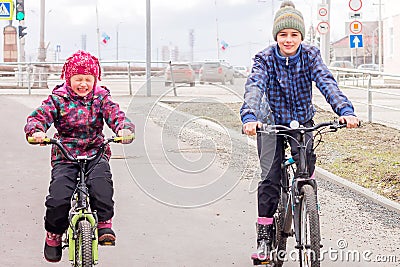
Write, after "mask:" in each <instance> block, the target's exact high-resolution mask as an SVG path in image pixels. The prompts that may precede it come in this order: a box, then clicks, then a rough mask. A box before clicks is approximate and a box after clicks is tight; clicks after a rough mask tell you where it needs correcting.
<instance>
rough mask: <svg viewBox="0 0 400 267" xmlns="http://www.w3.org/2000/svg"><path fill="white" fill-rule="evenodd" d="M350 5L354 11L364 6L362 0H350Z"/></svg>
mask: <svg viewBox="0 0 400 267" xmlns="http://www.w3.org/2000/svg"><path fill="white" fill-rule="evenodd" d="M349 7H350V9H351V10H353V11H358V10H360V9H361V7H362V1H361V0H350V1H349Z"/></svg>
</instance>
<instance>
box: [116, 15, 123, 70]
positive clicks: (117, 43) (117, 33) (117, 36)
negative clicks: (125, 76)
mask: <svg viewBox="0 0 400 267" xmlns="http://www.w3.org/2000/svg"><path fill="white" fill-rule="evenodd" d="M121 23H123V21H120V22H118V24H117V32H116V38H115V39H116V45H117V47H116V48H117V65H118V60H119V25H120V24H121Z"/></svg>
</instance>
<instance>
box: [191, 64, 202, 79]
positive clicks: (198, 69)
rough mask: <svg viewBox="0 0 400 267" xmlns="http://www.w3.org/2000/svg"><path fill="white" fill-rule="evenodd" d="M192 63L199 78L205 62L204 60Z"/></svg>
mask: <svg viewBox="0 0 400 267" xmlns="http://www.w3.org/2000/svg"><path fill="white" fill-rule="evenodd" d="M190 65H192V69H193V70H194V73H195V74H196V78H198V77H199V75H200V69H201V67H202V66H203V63H202V62H192V63H190Z"/></svg>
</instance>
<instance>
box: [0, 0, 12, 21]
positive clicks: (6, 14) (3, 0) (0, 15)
mask: <svg viewBox="0 0 400 267" xmlns="http://www.w3.org/2000/svg"><path fill="white" fill-rule="evenodd" d="M13 11H14V6H13V0H0V20H12V19H13Z"/></svg>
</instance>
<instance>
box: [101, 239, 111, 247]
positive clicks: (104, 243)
mask: <svg viewBox="0 0 400 267" xmlns="http://www.w3.org/2000/svg"><path fill="white" fill-rule="evenodd" d="M99 245H100V246H115V240H103V241H99Z"/></svg>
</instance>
